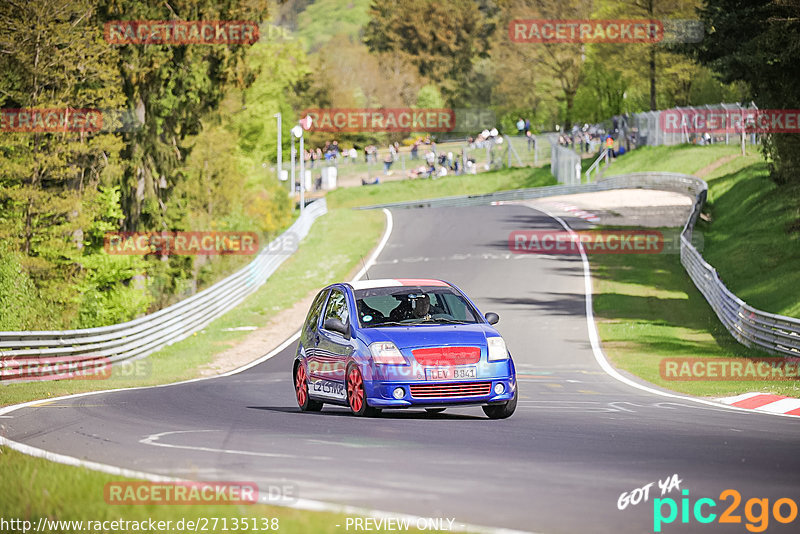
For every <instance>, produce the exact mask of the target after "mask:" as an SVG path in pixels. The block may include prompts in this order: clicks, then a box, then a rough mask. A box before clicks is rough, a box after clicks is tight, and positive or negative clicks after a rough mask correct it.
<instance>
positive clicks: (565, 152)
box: [550, 135, 581, 185]
mask: <svg viewBox="0 0 800 534" xmlns="http://www.w3.org/2000/svg"><path fill="white" fill-rule="evenodd" d="M550 147H551V149H550V172H551V173H553V176H555V177H556V180H557V181H558V183H560V184H565V185H578V184H580V183H581V157H580V156H579V155H578V153H577V152H575V151H574V150H571V149H569V148H567V147H564V146H561V145H559V144H558V142H557V139H556V136H555V135H553V136H552V137H551V142H550Z"/></svg>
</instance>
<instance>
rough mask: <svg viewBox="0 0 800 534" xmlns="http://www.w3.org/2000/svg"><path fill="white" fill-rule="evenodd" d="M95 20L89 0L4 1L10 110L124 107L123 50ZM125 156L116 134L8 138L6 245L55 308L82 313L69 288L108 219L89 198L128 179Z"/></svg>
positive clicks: (1, 223)
mask: <svg viewBox="0 0 800 534" xmlns="http://www.w3.org/2000/svg"><path fill="white" fill-rule="evenodd" d="M94 15H95V12H94V9H93V6H92V3H91V2H89V1H88V0H33V1H30V2H4V3H2V4H0V71H2V72H3V76H2V77H0V106H2V107H4V108H25V109H28V108H38V109H67V108H73V109H81V108H98V109H108V108H118V107H120V106H121V105H122V103H123V102H124V97H123V95H122V93H121V91H120V89H119V87H120V85H121V80H120V78H119V76H118V74H117V71H116V61H117V56H116V51H115V50H113V49H111V48H109V47H108V45H107V44H106V43H105V42H104V41H103V33H102V26H99V25H98V24H97V21H96V19H95V18H94ZM120 149H121V144H120V143H119V139H118V138H117V137H116V136H115V135H114V134H111V133H103V132H99V133H98V132H93V131H86V130H83V131H59V132H46V131H38V132H16V133H13V132H6V133H3V134H2V136H0V154H2V157H0V239H4V240H6V241H8V242H9V243H11V245H12V248H13V250H16V251H21V252H22V253H23V256H22V265H23V267H24V268H25V270H26V271H27V273H29V274H30V276H31V278H32V279H33V280H34V282H35V283H36V284H37V286H38V289H39V292H40V294H41V297H42V298H43V299H45V300H46V301H48V302H51V301H52V302H58V303H61V304H62V305H64V306H66V307H70V306H72V307H73V309H74V305H75V295H74V293H73V292H72V291H70V290H69V289H68V288H69V287H70V286H69V282H71V281H75V280H78V279H79V278H80V277H81V276H83V275H84V274H85V273H84V272H83V271H82V269H81V266H80V265H79V264H77V263H76V262H75V257H76V255H79V254H80V249H81V247H82V246H83V245H82V241H83V232H84V229H85V228H86V227H87V226H88V225H89V224H91V221H93V220H94V219H95V218H96V217H97V216H99V214H98V213H97V212H93V210H92V204H91V203H84V202H83V200H84V199H86V198H89V197H91V196H92V195H93V194H95V193H96V188H97V186H98V185H99V184H101V183H109V182H112V181H113V180H114V179H116V178H117V177H118V176H119V174H120V171H121V167H120V165H119V161H118V153H119V151H120ZM65 285H66V287H67V289H66V290H65V287H64V286H65Z"/></svg>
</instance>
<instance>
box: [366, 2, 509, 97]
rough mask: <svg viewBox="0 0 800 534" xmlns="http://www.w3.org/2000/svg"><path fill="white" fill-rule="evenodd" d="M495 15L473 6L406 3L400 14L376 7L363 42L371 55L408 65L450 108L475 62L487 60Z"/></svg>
mask: <svg viewBox="0 0 800 534" xmlns="http://www.w3.org/2000/svg"><path fill="white" fill-rule="evenodd" d="M493 14H494V11H493V10H491V9H490V8H489V7H488V6H487V5H485V4H483V3H480V2H474V1H472V0H405V1H404V2H403V3H402V9H398V5H397V4H394V3H391V2H382V1H375V2H373V4H372V7H371V9H370V16H371V19H370V21H369V23H368V24H367V26H366V28H365V30H364V42H365V43H366V44H367V46H368V47H369V49H370V51H372V52H376V53H387V52H392V53H394V54H397V55H399V56H400V57H402V58H403V59H405V60H406V61H408V63H410V64H411V65H413V66H414V67H415V68H416V69H417V71H418V72H419V74H420V76H422V77H423V78H424V79H425V80H427V81H429V82H432V83H435V84H436V85H438V86H439V87H440V88H441V90H442V92H443V93H444V96H445V98H446V99H447V100H448V101H450V102H452V101H454V100H455V99H457V98H458V94H459V91H460V86H461V85H460V82H461V81H463V80H464V79H465V78H466V77H467V76H468V75H469V73H470V72H471V71H472V69H473V65H474V62H475V61H476V59H478V58H480V57H485V56H486V55H487V54H488V50H489V46H490V43H489V38H490V36H491V35H492V33H493V32H494V30H495V27H496V23H495V21H494V19H493V17H492V15H493Z"/></svg>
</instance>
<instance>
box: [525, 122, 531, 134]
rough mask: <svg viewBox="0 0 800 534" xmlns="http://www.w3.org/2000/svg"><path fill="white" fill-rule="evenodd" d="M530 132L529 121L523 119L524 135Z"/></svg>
mask: <svg viewBox="0 0 800 534" xmlns="http://www.w3.org/2000/svg"><path fill="white" fill-rule="evenodd" d="M530 131H531V121H530V119H525V134H526V135H527V134H528V133H529V132H530Z"/></svg>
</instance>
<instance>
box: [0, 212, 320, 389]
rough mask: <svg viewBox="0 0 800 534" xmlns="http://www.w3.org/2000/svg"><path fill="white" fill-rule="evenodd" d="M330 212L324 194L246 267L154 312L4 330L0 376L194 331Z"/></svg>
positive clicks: (247, 290) (126, 355) (81, 361)
mask: <svg viewBox="0 0 800 534" xmlns="http://www.w3.org/2000/svg"><path fill="white" fill-rule="evenodd" d="M326 212H327V206H326V204H325V199H321V200H318V201H316V202H313V203H311V204H309V205H308V207H307V208H306V209H305V211H304V212H303V214H302V215H301V216H300V217H299V218H298V219H297V220H296V221H295V222H294V224H292V226H290V227H289V229H288V230H286V231H285V232H284V233H283V234H281V235H280V236H279V237H277V238H276V239H275V240H273V241H272V242H271V243H270V244H269V245H268V246H266V247H264V248H263V249H262V250H261V251H260V252H259V253H258V255H257V256H256V257H255V259H254V260H253V261H252V262H250V263H249V264H247V265H246V266H245V267H243V268H242V269H240V270H239V271H237V272H235V273H233V274H232V275H230V276H228V277H227V278H225V279H224V280H221V281H220V282H218V283H216V284H214V285H212V286H211V287H209V288H206V289H204V290H203V291H200V292H198V293H196V294H194V295H192V296H191V297H189V298H187V299H184V300H182V301H180V302H177V303H175V304H173V305H172V306H169V307H167V308H164V309H162V310H159V311H157V312H155V313H151V314H149V315H145V316H143V317H139V318H138V319H134V320H132V321H128V322H125V323H119V324H114V325H110V326H101V327H97V328H87V329H82V330H60V331H59V330H56V331H28V332H0V380H14V379H16V380H20V379H31V380H41V379H42V378H44V377H47V376H48V375H51V374H52V373H53V369H54V368H56V369H71V368H79V369H80V370H84V371H85V370H91V366H92V364H93V362H96V363H97V365H98V366H101V365H102V366H106V365H107V364H108V363H113V362H118V361H122V360H129V359H137V358H142V357H144V356H147V355H148V354H150V353H152V352H154V351H156V350H158V349H159V348H161V347H163V346H165V345H171V344H173V343H175V342H177V341H180V340H182V339H184V338H186V337H188V336H190V335H192V334H193V333H195V332H197V331H199V330H200V329H202V328H203V327H205V326H206V325H207V324H208V323H210V322H211V321H213V320H214V319H216V318H217V317H219V316H221V315H223V314H224V313H226V312H228V311H230V310H231V309H233V308H234V307H235V306H237V305H238V304H239V303H241V302H242V301H243V300H244V299H245V298H247V297H248V296H249V295H250V294H252V293H254V292H255V291H256V290H257V289H258V288H259V287H260V286H261V285H262V284H264V282H266V281H267V279H268V278H269V277H270V276H271V275H272V274H273V273H274V272H275V271H276V270H277V268H278V266H279V265H280V264H281V263H283V262H284V261H285V260H286V259H287V258H288V257H289V256H290V255H291V254H293V253H294V252H295V250H297V246H298V244H299V242H300V241H301V240H302V239H303V238H304V237H305V236H306V235H307V234H308V232H309V230H310V229H311V225H312V224H313V223H314V221H315V220H316V219H317V218H318V217H320V216H322V215H324V214H325V213H326ZM37 364H40V365H37ZM37 369H38V371H37ZM56 376H57V375H56Z"/></svg>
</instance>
